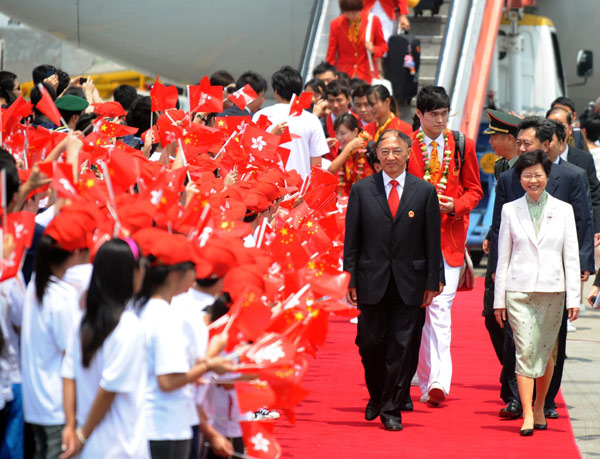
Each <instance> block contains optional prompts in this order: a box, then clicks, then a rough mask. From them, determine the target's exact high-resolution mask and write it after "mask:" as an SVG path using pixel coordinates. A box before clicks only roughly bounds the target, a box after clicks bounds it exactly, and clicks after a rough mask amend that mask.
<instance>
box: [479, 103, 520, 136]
mask: <svg viewBox="0 0 600 459" xmlns="http://www.w3.org/2000/svg"><path fill="white" fill-rule="evenodd" d="M486 112H487V115H488V118H489V119H490V124H489V126H488V128H487V129H486V130H485V131H483V133H484V134H490V135H491V134H512V135H513V136H515V137H516V136H517V132H519V123H520V122H521V119H520V118H518V117H516V116H514V115H510V114H508V113H505V112H501V111H500V110H492V109H488V110H486Z"/></svg>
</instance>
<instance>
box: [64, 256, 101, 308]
mask: <svg viewBox="0 0 600 459" xmlns="http://www.w3.org/2000/svg"><path fill="white" fill-rule="evenodd" d="M93 270H94V265H92V264H91V263H83V264H80V265H75V266H71V267H70V268H69V269H67V271H66V272H65V275H64V276H63V279H62V280H63V281H64V282H66V283H67V284H69V285H71V286H73V288H74V289H75V290H76V291H77V300H78V301H79V302H80V304H81V297H82V296H83V294H84V293H85V292H87V290H88V289H89V288H90V281H91V280H92V271H93Z"/></svg>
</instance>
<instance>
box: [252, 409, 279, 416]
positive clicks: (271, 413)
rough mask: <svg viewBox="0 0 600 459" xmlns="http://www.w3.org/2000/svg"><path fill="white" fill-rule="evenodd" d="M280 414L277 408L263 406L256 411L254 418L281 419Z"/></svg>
mask: <svg viewBox="0 0 600 459" xmlns="http://www.w3.org/2000/svg"><path fill="white" fill-rule="evenodd" d="M279 417H280V414H279V413H278V412H277V411H275V410H269V409H267V408H261V409H259V410H258V411H256V412H255V413H254V419H279Z"/></svg>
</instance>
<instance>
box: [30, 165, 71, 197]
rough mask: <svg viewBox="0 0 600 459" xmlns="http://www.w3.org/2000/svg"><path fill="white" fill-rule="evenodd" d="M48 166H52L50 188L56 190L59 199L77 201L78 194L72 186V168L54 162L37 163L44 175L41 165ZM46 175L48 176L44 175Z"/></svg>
mask: <svg viewBox="0 0 600 459" xmlns="http://www.w3.org/2000/svg"><path fill="white" fill-rule="evenodd" d="M44 164H50V165H51V166H52V182H51V184H50V186H51V187H52V188H53V189H54V190H56V193H57V194H58V196H60V197H61V198H69V199H73V200H76V199H79V193H78V192H77V190H76V189H75V186H74V184H73V166H71V165H70V164H66V163H62V164H59V163H57V162H56V161H54V162H52V163H39V164H38V166H39V167H40V170H41V171H42V172H44V173H45V174H46V171H44V170H43V168H42V165H44ZM46 175H48V174H46Z"/></svg>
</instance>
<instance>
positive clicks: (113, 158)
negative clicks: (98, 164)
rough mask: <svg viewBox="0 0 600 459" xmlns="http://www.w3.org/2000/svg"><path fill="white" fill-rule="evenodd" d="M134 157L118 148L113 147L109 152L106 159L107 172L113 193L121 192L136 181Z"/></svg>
mask: <svg viewBox="0 0 600 459" xmlns="http://www.w3.org/2000/svg"><path fill="white" fill-rule="evenodd" d="M134 161H135V157H133V156H131V155H130V154H128V153H125V152H123V151H121V150H120V149H119V148H113V149H112V150H111V152H110V159H109V160H108V161H107V163H106V165H107V166H108V173H109V174H110V179H111V182H112V185H113V187H114V189H115V193H121V192H124V191H127V190H129V188H130V187H131V186H132V185H133V184H135V183H136V182H137V179H138V177H137V174H136V167H135V164H134Z"/></svg>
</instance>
